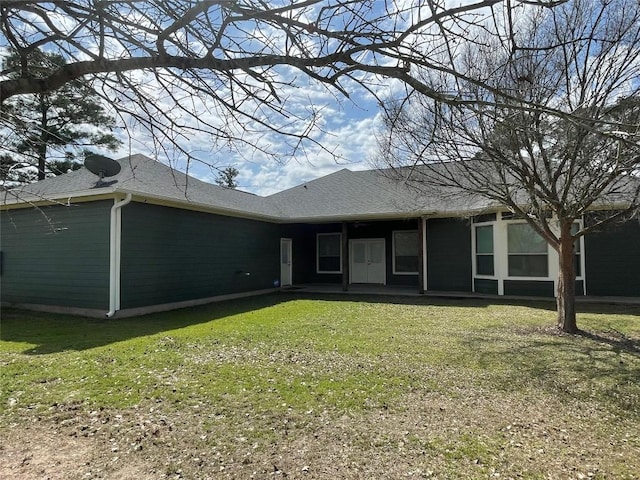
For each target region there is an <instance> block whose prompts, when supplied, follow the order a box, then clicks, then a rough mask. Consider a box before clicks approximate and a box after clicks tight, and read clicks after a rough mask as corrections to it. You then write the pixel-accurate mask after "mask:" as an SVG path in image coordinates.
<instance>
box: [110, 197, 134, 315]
mask: <svg viewBox="0 0 640 480" xmlns="http://www.w3.org/2000/svg"><path fill="white" fill-rule="evenodd" d="M129 202H131V194H130V193H127V195H126V196H125V198H124V199H123V200H118V199H117V198H116V199H115V200H114V202H113V207H111V226H110V230H109V311H108V312H107V314H106V316H107V318H111V317H113V315H114V314H115V313H116V312H117V311H118V310H120V253H121V252H120V249H121V243H122V211H121V210H122V207H124V206H125V205H127V204H128V203H129Z"/></svg>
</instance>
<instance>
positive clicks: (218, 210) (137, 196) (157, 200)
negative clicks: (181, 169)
mask: <svg viewBox="0 0 640 480" xmlns="http://www.w3.org/2000/svg"><path fill="white" fill-rule="evenodd" d="M117 192H118V193H124V194H128V193H131V194H132V195H133V201H134V202H138V203H148V204H151V205H158V206H163V207H174V208H181V209H183V210H193V211H197V212H203V213H213V214H219V215H224V216H227V217H236V218H246V219H249V220H261V221H264V222H272V223H280V222H281V221H282V218H281V217H279V216H272V215H263V214H260V213H253V212H247V211H245V210H239V209H233V208H224V207H219V206H216V205H212V204H208V203H201V202H190V201H188V200H177V199H175V198H172V197H167V196H163V195H155V194H149V193H142V192H138V191H135V190H127V189H118V190H117Z"/></svg>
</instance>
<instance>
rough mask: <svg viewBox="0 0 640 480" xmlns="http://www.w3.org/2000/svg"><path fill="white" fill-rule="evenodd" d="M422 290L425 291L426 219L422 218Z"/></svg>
mask: <svg viewBox="0 0 640 480" xmlns="http://www.w3.org/2000/svg"><path fill="white" fill-rule="evenodd" d="M420 221H421V222H422V269H423V270H422V290H423V291H425V292H426V291H427V285H428V283H429V282H428V281H427V276H428V275H427V218H426V217H422V218H421V219H420Z"/></svg>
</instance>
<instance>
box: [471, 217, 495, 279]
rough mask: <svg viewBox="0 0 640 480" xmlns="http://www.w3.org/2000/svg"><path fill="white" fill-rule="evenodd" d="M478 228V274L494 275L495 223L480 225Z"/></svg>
mask: <svg viewBox="0 0 640 480" xmlns="http://www.w3.org/2000/svg"><path fill="white" fill-rule="evenodd" d="M475 228H476V275H487V276H493V275H494V274H495V270H494V262H493V255H494V252H493V225H478V226H476V227H475Z"/></svg>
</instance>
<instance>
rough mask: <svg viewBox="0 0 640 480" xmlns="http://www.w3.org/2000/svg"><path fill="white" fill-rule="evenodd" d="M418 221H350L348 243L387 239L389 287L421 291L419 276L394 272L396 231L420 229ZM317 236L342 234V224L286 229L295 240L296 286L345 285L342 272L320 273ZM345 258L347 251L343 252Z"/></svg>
mask: <svg viewBox="0 0 640 480" xmlns="http://www.w3.org/2000/svg"><path fill="white" fill-rule="evenodd" d="M417 229H418V220H417V219H408V220H397V221H370V222H349V223H348V225H347V235H348V239H349V240H355V239H367V238H384V240H385V256H386V267H385V268H386V284H387V285H398V286H400V285H407V286H415V287H416V288H418V275H417V274H416V275H413V274H409V275H397V274H394V273H393V261H392V256H393V232H394V231H399V230H417ZM318 233H342V224H341V223H327V224H317V225H312V224H292V225H285V226H283V230H282V236H283V237H286V238H291V239H292V240H293V247H292V249H293V283H294V284H295V283H336V284H339V283H342V274H341V273H317V265H316V263H317V262H316V255H317V251H316V248H317V246H316V242H317V234H318ZM343 255H344V252H343Z"/></svg>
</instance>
